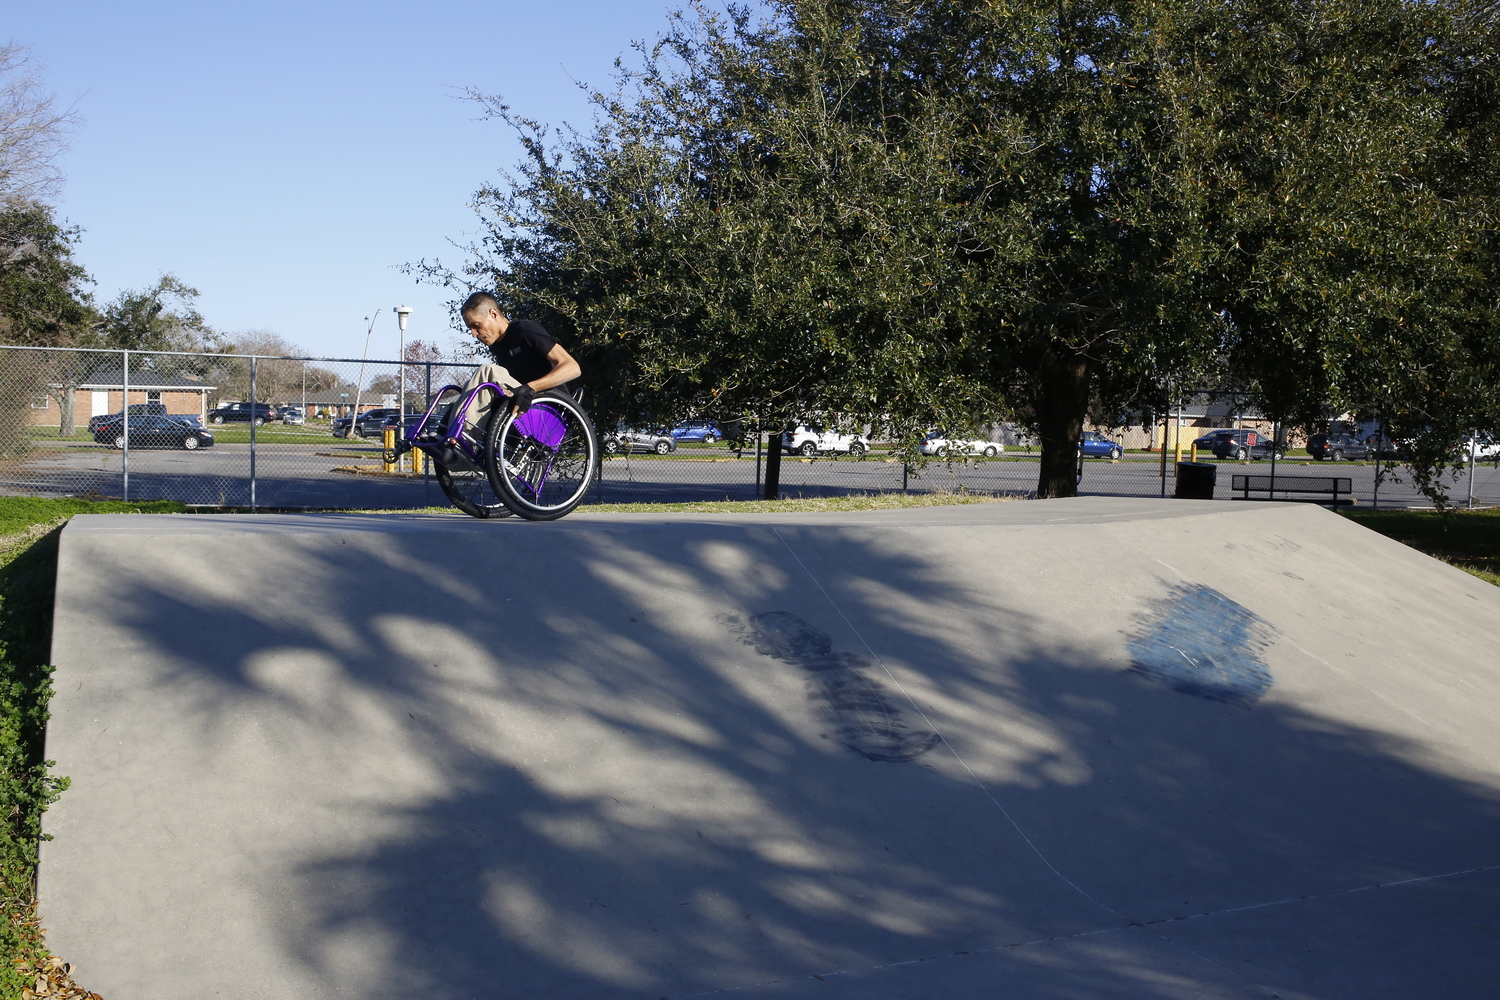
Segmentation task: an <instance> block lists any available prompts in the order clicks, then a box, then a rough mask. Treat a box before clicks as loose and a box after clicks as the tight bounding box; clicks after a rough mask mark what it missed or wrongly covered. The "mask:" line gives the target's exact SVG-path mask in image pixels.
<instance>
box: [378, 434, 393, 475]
mask: <svg viewBox="0 0 1500 1000" xmlns="http://www.w3.org/2000/svg"><path fill="white" fill-rule="evenodd" d="M381 439H382V443H384V445H385V452H384V453H383V454H382V455H381V456H380V462H381V465H382V466H384V468H385V471H386V472H395V471H396V465H397V463H395V462H388V461H386V458H387V456H389V455H390V454H391V452H393V451H395V450H396V428H394V427H387V428H386V429H385V431H384V433H383V434H382V435H381Z"/></svg>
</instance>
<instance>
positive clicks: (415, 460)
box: [410, 448, 427, 476]
mask: <svg viewBox="0 0 1500 1000" xmlns="http://www.w3.org/2000/svg"><path fill="white" fill-rule="evenodd" d="M410 454H411V472H412V475H414V476H420V475H421V474H422V461H423V459H425V458H426V457H427V453H426V452H425V451H423V450H422V449H421V448H413V449H412V450H411V452H410Z"/></svg>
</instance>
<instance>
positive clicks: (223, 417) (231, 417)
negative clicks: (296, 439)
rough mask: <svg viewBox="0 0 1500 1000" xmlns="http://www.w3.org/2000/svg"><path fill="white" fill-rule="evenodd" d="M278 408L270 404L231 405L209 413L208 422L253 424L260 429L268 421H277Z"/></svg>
mask: <svg viewBox="0 0 1500 1000" xmlns="http://www.w3.org/2000/svg"><path fill="white" fill-rule="evenodd" d="M275 419H277V418H276V407H274V406H272V405H271V404H270V403H230V404H229V405H228V406H221V407H219V408H218V409H216V410H209V411H208V422H209V423H211V424H223V423H233V422H235V421H239V422H240V423H246V424H248V423H251V422H253V423H254V424H255V426H257V427H259V426H260V425H261V424H263V423H266V422H267V421H271V420H275Z"/></svg>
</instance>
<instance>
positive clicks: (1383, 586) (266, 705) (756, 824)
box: [41, 498, 1500, 1000]
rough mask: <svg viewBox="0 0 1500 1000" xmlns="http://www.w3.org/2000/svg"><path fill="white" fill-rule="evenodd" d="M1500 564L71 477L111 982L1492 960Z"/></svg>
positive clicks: (57, 905) (78, 895)
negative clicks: (81, 495)
mask: <svg viewBox="0 0 1500 1000" xmlns="http://www.w3.org/2000/svg"><path fill="white" fill-rule="evenodd" d="M1497 634H1500V589H1496V588H1494V587H1491V586H1489V585H1487V584H1484V583H1482V582H1480V581H1478V580H1475V579H1473V578H1471V577H1469V576H1467V575H1465V574H1463V573H1461V572H1459V571H1457V570H1454V569H1451V568H1449V567H1447V566H1444V565H1442V564H1440V563H1438V562H1435V561H1433V560H1430V559H1428V558H1426V557H1425V556H1422V555H1420V554H1418V553H1415V552H1413V551H1411V550H1409V549H1406V548H1404V547H1402V546H1401V545H1398V544H1396V543H1393V542H1390V541H1387V540H1385V539H1383V538H1380V537H1378V536H1376V535H1374V534H1372V533H1370V532H1368V531H1366V530H1365V529H1363V528H1360V527H1358V526H1356V525H1354V524H1352V523H1349V522H1347V521H1344V520H1342V519H1340V518H1338V517H1336V516H1334V515H1333V514H1330V513H1328V512H1327V511H1324V510H1322V509H1319V508H1316V507H1312V506H1303V505H1295V504H1287V505H1273V504H1235V503H1212V502H1207V503H1196V502H1189V501H1171V500H1163V501H1145V500H1117V499H1106V498H1094V499H1080V500H1070V501H1051V502H1031V503H1009V504H989V505H982V506H971V507H950V508H934V509H921V510H906V511H895V512H867V513H860V514H849V515H829V514H820V515H781V516H772V515H767V516H757V517H736V518H732V519H731V518H717V519H716V518H712V517H700V516H660V515H575V516H573V517H570V518H568V519H567V520H566V521H563V522H560V523H557V524H552V525H540V524H524V523H512V522H499V523H485V522H479V521H473V520H470V519H467V518H463V517H459V516H454V517H442V516H415V515H413V516H331V515H330V516H313V515H309V516H280V517H275V516H262V517H225V516H187V515H183V516H156V517H121V516H93V517H79V518H75V519H74V520H73V521H72V522H71V523H70V524H69V526H68V527H67V529H66V530H65V531H64V533H63V536H62V546H61V553H60V564H59V570H58V596H57V616H56V632H55V644H54V662H55V663H56V665H57V668H58V669H57V674H56V678H55V681H56V686H57V690H58V694H57V697H56V699H55V700H54V703H53V711H54V715H53V719H52V722H51V728H50V731H49V747H48V754H49V756H51V757H53V758H55V759H56V760H57V761H58V771H60V772H61V773H63V774H67V775H71V776H72V779H73V786H72V788H71V790H69V791H68V792H67V793H66V794H65V795H64V796H63V798H62V800H61V802H60V803H59V804H58V805H57V806H55V807H54V808H53V809H52V811H50V812H49V813H48V814H47V817H46V829H47V832H49V833H51V834H52V835H53V836H54V837H55V838H56V839H55V840H53V841H51V842H49V843H47V844H46V845H44V850H43V854H42V870H41V901H42V912H43V917H44V922H45V924H46V926H48V927H49V928H50V929H51V933H50V936H49V942H50V944H51V946H52V948H53V949H54V950H55V951H56V952H57V953H58V954H60V955H62V956H63V957H65V958H66V959H68V960H69V961H71V962H73V963H75V964H76V965H77V967H78V970H79V971H78V975H79V977H80V979H81V981H83V982H84V983H86V984H87V985H88V986H89V988H91V989H94V990H98V991H100V992H101V993H103V994H104V995H105V996H106V997H107V998H108V1000H133V998H152V1000H176V998H183V1000H187V998H193V1000H198V998H204V997H277V998H284V997H293V996H316V997H351V998H397V997H399V998H403V1000H405V998H412V997H423V998H429V997H430V998H442V1000H469V998H533V997H534V998H549V1000H556V998H573V997H579V998H610V997H617V998H645V1000H656V998H659V997H671V998H674V1000H675V998H680V997H689V996H705V995H716V994H718V993H719V992H723V991H732V992H726V994H725V995H726V996H733V997H744V998H780V997H795V998H804V997H809V998H811V997H819V998H821V997H828V998H856V997H857V998H885V997H891V998H895V997H931V998H953V997H983V998H991V997H1009V996H1016V997H1028V998H1032V997H1040V998H1053V997H1057V998H1063V997H1066V998H1095V997H1110V998H1115V997H1119V998H1179V997H1183V998H1185V997H1235V998H1239V997H1266V996H1284V997H1295V998H1308V997H1320V998H1321V997H1348V998H1360V1000H1364V998H1369V997H1376V996H1401V997H1445V998H1465V997H1492V996H1494V991H1495V983H1496V981H1497V977H1500V867H1497V866H1500V836H1497V834H1496V831H1497V829H1500V826H1497V820H1500V766H1497V762H1500V728H1497V725H1496V723H1497V720H1500V653H1497Z"/></svg>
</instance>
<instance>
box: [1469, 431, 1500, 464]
mask: <svg viewBox="0 0 1500 1000" xmlns="http://www.w3.org/2000/svg"><path fill="white" fill-rule="evenodd" d="M1463 455H1464V457H1465V458H1473V459H1474V461H1476V462H1478V461H1482V460H1484V459H1486V458H1490V459H1496V458H1500V437H1497V436H1494V435H1490V434H1481V435H1479V436H1478V437H1477V438H1469V440H1467V441H1465V442H1464V444H1463Z"/></svg>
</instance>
